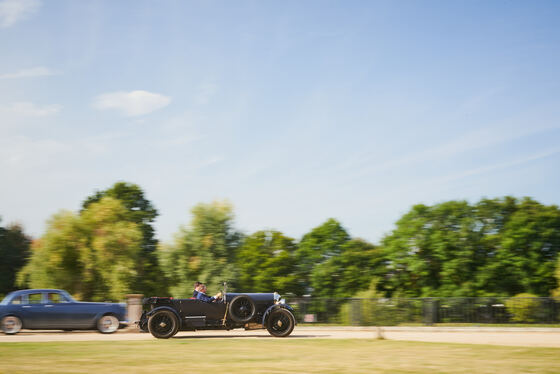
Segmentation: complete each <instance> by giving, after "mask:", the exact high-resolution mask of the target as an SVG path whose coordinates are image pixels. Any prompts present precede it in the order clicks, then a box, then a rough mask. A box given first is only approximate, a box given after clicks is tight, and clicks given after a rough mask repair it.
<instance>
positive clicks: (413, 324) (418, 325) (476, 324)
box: [298, 322, 560, 328]
mask: <svg viewBox="0 0 560 374" xmlns="http://www.w3.org/2000/svg"><path fill="white" fill-rule="evenodd" d="M298 326H315V327H344V326H350V325H342V324H335V323H305V322H302V323H298ZM351 326H353V325H351ZM388 326H389V327H392V326H393V325H388ZM395 326H399V327H548V328H558V327H560V324H558V323H548V324H546V323H455V322H449V323H434V324H432V325H426V324H425V323H414V322H410V323H399V324H398V325H395ZM356 327H368V326H356ZM369 327H372V326H369Z"/></svg>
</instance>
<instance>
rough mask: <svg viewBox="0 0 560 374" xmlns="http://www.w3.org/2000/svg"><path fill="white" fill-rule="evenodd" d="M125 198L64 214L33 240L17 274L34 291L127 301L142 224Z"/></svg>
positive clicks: (102, 200)
mask: <svg viewBox="0 0 560 374" xmlns="http://www.w3.org/2000/svg"><path fill="white" fill-rule="evenodd" d="M126 215H127V209H126V208H125V207H124V206H123V205H122V203H121V202H120V200H117V199H113V198H110V197H103V198H102V199H101V200H99V202H97V203H92V204H90V205H89V206H88V208H87V209H86V210H83V211H82V212H81V213H80V214H74V213H72V212H60V213H58V214H55V215H54V216H53V217H52V218H51V219H50V220H49V222H48V227H47V231H46V233H45V234H44V235H43V236H42V237H41V238H40V239H39V240H36V241H34V242H33V245H32V256H31V259H30V261H29V263H28V264H27V265H26V266H25V267H24V268H23V269H22V271H21V272H20V273H19V274H18V280H19V282H20V283H21V284H27V285H29V286H30V287H33V288H43V287H49V288H50V287H52V288H63V289H66V290H68V291H69V292H71V293H72V294H74V295H75V296H76V297H77V298H78V299H88V300H99V301H103V300H106V299H107V298H109V299H112V300H122V299H123V297H124V295H125V294H126V293H129V292H131V290H132V287H133V281H134V279H135V277H136V275H137V274H136V270H135V269H136V268H137V266H136V264H137V263H138V261H139V255H140V252H141V245H142V232H141V230H140V228H139V227H138V225H137V224H136V223H134V222H129V221H127V220H126V219H125V217H126Z"/></svg>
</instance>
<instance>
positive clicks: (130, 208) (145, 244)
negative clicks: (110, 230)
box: [82, 182, 167, 295]
mask: <svg viewBox="0 0 560 374" xmlns="http://www.w3.org/2000/svg"><path fill="white" fill-rule="evenodd" d="M103 197H112V198H115V199H118V200H120V201H121V203H122V204H123V206H124V207H125V208H126V209H127V214H126V215H125V216H124V217H123V219H124V220H126V221H129V222H134V223H136V224H137V225H138V226H139V228H140V230H141V232H142V253H141V256H140V261H139V262H138V263H137V265H136V266H137V268H136V271H137V276H136V277H135V279H134V282H133V286H132V288H133V291H135V292H142V293H144V294H146V295H157V294H161V293H165V292H166V291H167V284H166V283H165V281H164V280H165V277H164V276H163V274H162V271H161V270H160V268H159V263H158V257H157V254H156V252H155V251H156V248H157V240H156V238H155V231H154V227H153V223H154V220H155V219H156V217H157V216H158V212H157V210H156V208H155V207H154V205H153V204H152V202H151V201H150V200H148V199H146V197H145V195H144V191H142V189H141V188H140V187H139V186H138V185H136V184H132V183H126V182H117V183H115V184H114V185H113V186H112V187H111V188H108V189H107V190H104V191H96V192H95V193H94V194H93V195H92V196H89V197H88V198H86V200H85V201H84V202H83V204H82V211H84V210H87V209H88V207H89V206H90V205H91V204H92V203H95V202H98V201H99V200H100V199H102V198H103Z"/></svg>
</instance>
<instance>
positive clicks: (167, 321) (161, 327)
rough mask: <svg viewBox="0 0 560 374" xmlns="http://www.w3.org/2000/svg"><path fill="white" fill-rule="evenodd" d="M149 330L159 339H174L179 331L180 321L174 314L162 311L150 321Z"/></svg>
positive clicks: (155, 314)
mask: <svg viewBox="0 0 560 374" xmlns="http://www.w3.org/2000/svg"><path fill="white" fill-rule="evenodd" d="M148 330H149V331H150V333H151V334H152V335H153V336H155V337H156V338H159V339H167V338H170V337H172V336H173V335H175V334H176V333H177V331H178V330H179V321H178V319H177V316H175V314H174V313H173V312H170V311H168V310H160V311H159V312H156V313H154V315H153V316H151V317H150V319H149V320H148Z"/></svg>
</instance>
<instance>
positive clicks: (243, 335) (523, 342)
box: [0, 327, 560, 348]
mask: <svg viewBox="0 0 560 374" xmlns="http://www.w3.org/2000/svg"><path fill="white" fill-rule="evenodd" d="M378 334H379V331H378V329H377V328H375V327H296V329H295V330H294V332H293V333H292V335H291V336H290V337H289V338H288V339H302V338H311V339H372V338H377V337H378ZM381 334H382V335H383V337H384V338H385V339H390V340H408V341H424V342H444V343H467V344H491V345H512V346H528V347H555V348H560V328H507V327H506V328H484V327H474V328H471V327H469V328H442V327H383V328H381ZM173 339H275V338H273V337H271V336H270V335H269V334H268V333H267V332H266V330H250V331H244V330H232V331H197V332H180V333H178V334H177V335H176V336H175V337H174V338H173ZM125 340H155V338H154V337H152V336H151V335H150V334H147V333H137V332H126V331H119V332H118V333H115V334H110V335H103V334H100V333H97V332H94V331H88V332H78V331H74V332H60V331H30V330H27V331H23V332H21V333H19V334H17V335H13V336H7V335H0V343H2V342H49V341H125Z"/></svg>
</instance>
